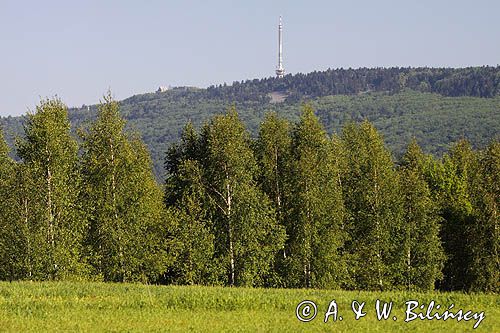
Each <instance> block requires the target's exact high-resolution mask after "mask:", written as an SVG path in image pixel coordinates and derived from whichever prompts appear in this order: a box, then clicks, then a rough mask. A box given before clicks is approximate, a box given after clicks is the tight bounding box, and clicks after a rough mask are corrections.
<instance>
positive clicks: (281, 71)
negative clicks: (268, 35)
mask: <svg viewBox="0 0 500 333" xmlns="http://www.w3.org/2000/svg"><path fill="white" fill-rule="evenodd" d="M282 35H283V23H282V22H281V16H280V23H279V25H278V67H277V68H276V76H277V77H278V78H281V77H283V76H284V75H285V69H284V68H283V37H282Z"/></svg>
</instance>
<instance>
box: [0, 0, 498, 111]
mask: <svg viewBox="0 0 500 333" xmlns="http://www.w3.org/2000/svg"><path fill="white" fill-rule="evenodd" d="M499 13H500V1H494V0H491V1H486V0H475V1H460V0H455V1H439V0H433V1H429V0H418V1H417V0H415V1H403V0H399V1H391V0H383V1H382V0H381V1H313V0H310V1H261V0H259V1H248V0H247V1H207V0H205V1H146V0H144V1H106V0H101V1H97V0H89V1H68V0H66V1H52V0H47V1H28V0H25V1H19V0H18V1H11V0H0V77H1V79H0V115H18V114H21V113H25V112H26V110H27V109H28V108H30V109H33V108H34V106H35V105H36V103H37V102H38V100H39V98H40V97H47V96H53V95H55V94H57V95H58V96H60V97H61V98H62V99H63V101H64V102H66V104H68V105H69V106H80V105H82V104H83V103H86V104H91V103H96V102H98V100H99V98H100V97H101V96H102V95H103V93H105V91H106V90H107V89H108V88H111V90H112V91H113V93H114V95H115V97H116V98H117V99H123V98H126V97H128V96H130V95H133V94H138V93H144V92H151V91H154V90H155V89H156V88H157V87H158V86H159V85H173V86H176V85H192V86H198V87H206V86H208V85H211V84H219V83H224V82H227V83H232V82H233V81H240V80H245V79H253V78H262V77H267V76H271V75H274V69H275V67H276V62H277V60H276V52H277V51H276V49H277V45H276V43H277V31H276V29H277V23H278V16H279V15H280V14H282V15H283V21H284V66H285V69H286V71H287V73H297V72H302V73H306V72H310V71H314V70H324V69H327V68H329V67H330V68H338V67H353V68H356V67H374V66H383V67H388V66H433V67H435V66H440V67H441V66H446V67H463V66H472V65H497V64H499V63H500V60H499V56H500V19H499V16H498V15H499Z"/></svg>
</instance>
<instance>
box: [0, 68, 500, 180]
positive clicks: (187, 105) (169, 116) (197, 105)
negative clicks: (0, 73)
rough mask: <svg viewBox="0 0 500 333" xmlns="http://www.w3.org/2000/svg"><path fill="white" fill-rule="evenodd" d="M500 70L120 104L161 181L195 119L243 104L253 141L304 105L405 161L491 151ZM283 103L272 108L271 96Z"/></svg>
mask: <svg viewBox="0 0 500 333" xmlns="http://www.w3.org/2000/svg"><path fill="white" fill-rule="evenodd" d="M499 83H500V67H498V66H497V67H488V66H486V67H470V68H458V69H453V68H371V69H370V68H359V69H331V70H327V71H322V72H312V73H309V74H295V75H291V74H288V75H286V76H285V77H284V78H281V79H277V78H274V77H272V78H265V79H255V80H246V81H241V82H233V83H232V84H230V85H226V84H224V85H218V86H211V87H208V88H206V89H198V88H190V87H177V88H172V89H170V90H168V91H166V92H161V93H147V94H141V95H136V96H132V97H130V98H127V99H125V100H123V101H121V102H120V109H121V113H122V115H123V116H124V118H125V119H126V120H127V121H128V123H127V124H128V125H127V129H128V130H132V131H136V132H138V134H139V135H140V136H141V137H142V139H143V140H144V142H145V144H146V145H147V147H148V149H149V151H150V153H151V156H152V159H153V164H154V170H155V175H156V177H157V179H158V180H163V179H164V177H165V174H164V169H163V158H164V155H165V152H166V150H167V148H168V146H169V145H170V144H171V143H173V142H176V141H177V140H179V138H180V135H181V133H182V129H183V127H184V125H185V124H186V123H187V122H188V121H191V122H192V123H193V125H194V126H195V128H198V129H199V128H201V126H203V124H204V123H205V122H206V121H209V119H210V118H211V117H213V116H215V115H217V114H220V113H223V112H225V111H226V110H227V109H228V108H229V107H231V106H233V105H234V106H236V108H237V110H238V113H239V115H240V118H241V120H242V121H243V122H244V123H245V125H246V127H247V128H248V130H249V131H250V134H251V136H252V137H254V138H255V137H256V136H257V134H258V130H259V126H260V124H261V122H262V121H263V119H264V115H265V114H266V113H268V112H276V113H277V114H278V115H280V116H281V117H283V118H286V119H287V120H289V121H292V122H295V121H297V120H298V119H299V114H300V109H301V105H303V104H304V103H309V104H311V105H312V106H313V107H314V109H315V111H316V115H317V116H318V117H319V119H320V121H321V123H322V125H323V126H324V127H325V128H326V130H327V132H328V133H329V134H333V133H340V131H341V129H342V127H343V126H344V125H345V124H346V123H348V122H350V121H363V120H365V119H366V120H369V121H370V122H371V123H373V125H374V126H375V127H376V128H377V129H378V130H379V131H380V132H381V134H382V135H383V137H384V140H385V142H386V144H387V146H388V148H389V149H390V151H391V153H392V154H393V155H394V156H395V157H397V158H399V157H401V155H402V154H403V153H404V150H405V147H406V145H407V144H408V143H409V142H410V141H411V140H412V139H415V140H416V141H417V142H418V144H419V145H420V146H421V147H422V149H423V151H424V152H425V153H431V154H433V155H435V156H436V157H440V156H442V154H443V153H445V152H446V151H448V150H449V149H450V148H451V145H452V144H453V142H456V141H458V140H460V139H467V140H468V141H469V142H470V143H471V145H472V146H473V147H474V148H478V149H479V148H484V147H486V145H487V144H488V142H490V141H491V140H492V139H493V138H496V137H498V136H499V135H500V95H499ZM272 94H279V95H280V96H282V97H283V98H284V101H283V102H281V103H275V102H273V100H272V98H271V95H272ZM96 117H97V106H96V105H90V106H87V105H84V106H82V107H80V108H73V109H70V110H69V118H70V121H71V124H72V129H73V133H74V134H76V132H77V131H78V130H79V129H80V128H88V126H89V124H90V123H91V122H92V121H94V120H95V119H96ZM23 121H24V118H23V117H3V118H0V125H3V128H4V131H5V137H6V140H7V142H8V144H9V146H10V147H11V148H14V138H15V137H16V136H22V135H23Z"/></svg>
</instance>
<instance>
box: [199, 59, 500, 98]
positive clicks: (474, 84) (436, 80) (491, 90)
mask: <svg viewBox="0 0 500 333" xmlns="http://www.w3.org/2000/svg"><path fill="white" fill-rule="evenodd" d="M404 89H411V90H416V91H420V92H430V93H436V94H441V95H443V96H453V97H456V96H473V97H494V96H497V95H499V94H500V67H499V66H497V67H490V66H483V67H468V68H427V67H419V68H411V67H401V68H400V67H392V68H357V69H352V68H348V69H344V68H339V69H328V70H326V71H314V72H311V73H308V74H302V73H298V74H295V75H292V74H288V75H285V76H284V77H283V78H279V79H278V78H275V77H270V78H265V79H255V80H246V81H241V82H238V81H236V82H233V84H232V85H225V84H224V85H218V86H210V87H208V88H207V89H206V90H203V91H200V92H199V93H203V94H204V95H205V96H206V97H207V98H222V99H229V100H233V101H246V100H266V99H267V98H268V97H267V94H268V93H269V92H272V91H282V92H285V93H287V94H288V98H287V101H288V102H294V101H300V100H301V99H304V98H315V97H322V96H330V95H355V94H359V93H364V92H371V91H383V92H390V93H397V92H400V91H402V90H404Z"/></svg>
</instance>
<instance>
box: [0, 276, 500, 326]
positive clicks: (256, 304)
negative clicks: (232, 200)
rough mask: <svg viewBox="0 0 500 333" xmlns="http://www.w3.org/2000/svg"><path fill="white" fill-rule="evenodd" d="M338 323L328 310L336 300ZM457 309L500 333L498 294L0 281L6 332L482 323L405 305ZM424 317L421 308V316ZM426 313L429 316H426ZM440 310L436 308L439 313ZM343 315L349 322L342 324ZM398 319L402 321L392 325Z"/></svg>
mask: <svg viewBox="0 0 500 333" xmlns="http://www.w3.org/2000/svg"><path fill="white" fill-rule="evenodd" d="M377 298H378V299H380V300H382V301H384V302H389V301H393V302H394V303H393V310H392V312H391V314H390V317H389V319H387V320H384V319H382V320H381V321H378V320H377V316H376V311H375V302H376V299H377ZM334 299H335V301H336V304H337V306H338V317H337V321H335V322H334V321H333V317H330V319H329V321H328V323H324V322H323V320H324V316H325V312H326V310H327V308H328V305H329V304H330V302H331V301H332V300H334ZM303 300H310V301H313V302H315V303H316V304H317V308H318V314H317V316H316V318H315V319H314V320H312V321H310V322H300V321H299V320H298V319H297V317H296V307H297V305H298V304H299V303H300V302H301V301H303ZM353 300H357V301H358V302H359V303H362V302H366V305H365V306H364V309H363V311H364V312H366V316H364V317H363V318H360V319H359V320H355V319H354V312H353V311H352V309H351V302H352V301H353ZM408 300H416V301H419V303H420V304H422V303H425V305H426V306H427V304H429V302H430V301H431V300H434V301H435V302H436V304H441V309H440V310H438V312H441V313H442V312H443V311H444V310H446V309H448V307H449V306H450V304H452V303H453V304H454V305H455V307H454V308H453V309H452V310H453V311H455V312H456V311H458V310H459V309H463V310H464V312H466V311H467V310H472V312H481V311H484V314H485V318H484V319H483V320H482V322H481V323H480V324H479V326H478V328H477V329H476V330H475V331H479V332H500V297H499V296H498V295H483V294H472V295H467V294H461V293H405V292H348V291H332V290H302V289H300V290H299V289H290V290H287V289H248V288H222V287H199V286H192V287H180V286H147V285H139V284H111V283H109V284H108V283H69V282H57V283H56V282H43V283H39V282H14V283H9V282H0V331H7V332H27V331H28V332H43V331H51V332H54V331H56V332H57V331H72V332H75V331H76V332H78V331H80V332H94V331H106V332H122V331H126V332H145V331H153V332H183V331H195V332H196V331H203V332H224V331H226V332H236V331H238V332H298V331H300V332H302V331H315V332H316V331H324V332H353V331H354V332H359V331H369V332H444V331H448V332H461V331H473V326H474V324H475V323H476V320H474V319H472V320H470V321H464V320H462V321H460V322H458V321H457V320H456V319H455V320H453V319H448V320H447V321H443V320H439V321H438V320H435V319H434V320H419V319H417V320H413V321H411V322H407V323H405V321H404V320H405V310H406V305H405V302H406V301H408ZM414 311H417V310H414ZM425 311H426V310H422V312H423V313H424V314H425ZM434 312H436V310H433V311H432V313H434ZM340 316H342V317H343V320H342V321H340V320H339V319H340ZM394 316H396V317H397V320H393V317H394Z"/></svg>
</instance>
